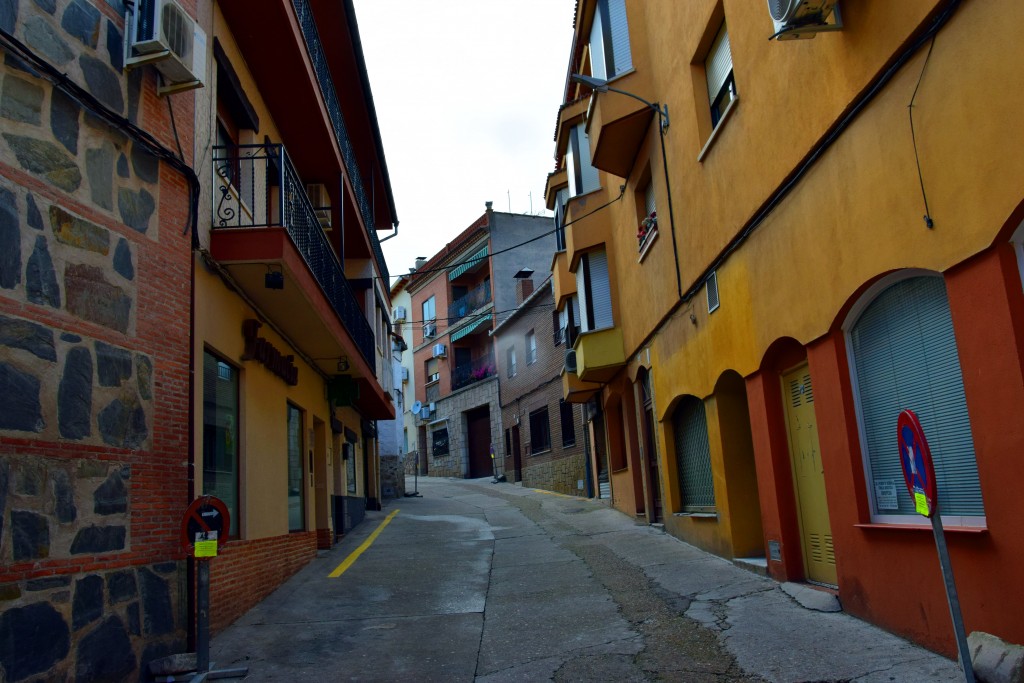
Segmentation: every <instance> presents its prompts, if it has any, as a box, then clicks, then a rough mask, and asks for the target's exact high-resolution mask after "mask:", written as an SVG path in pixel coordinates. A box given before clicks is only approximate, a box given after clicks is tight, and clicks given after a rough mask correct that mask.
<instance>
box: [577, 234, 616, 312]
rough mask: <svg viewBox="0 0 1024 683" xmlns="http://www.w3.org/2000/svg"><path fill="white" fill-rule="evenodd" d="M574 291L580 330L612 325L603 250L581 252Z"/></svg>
mask: <svg viewBox="0 0 1024 683" xmlns="http://www.w3.org/2000/svg"><path fill="white" fill-rule="evenodd" d="M576 293H577V295H578V296H579V301H580V318H581V319H582V327H581V329H582V331H584V332H590V331H593V330H601V329H604V328H607V327H612V325H613V322H612V292H611V285H610V283H609V281H608V255H607V254H605V253H604V252H603V251H591V252H587V253H586V254H583V256H582V257H581V258H580V264H579V266H577V268H576Z"/></svg>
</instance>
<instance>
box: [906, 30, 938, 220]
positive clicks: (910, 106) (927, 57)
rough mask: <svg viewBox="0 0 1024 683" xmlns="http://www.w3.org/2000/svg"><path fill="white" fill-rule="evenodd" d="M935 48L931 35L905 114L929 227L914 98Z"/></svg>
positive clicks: (925, 216)
mask: <svg viewBox="0 0 1024 683" xmlns="http://www.w3.org/2000/svg"><path fill="white" fill-rule="evenodd" d="M934 48H935V35H934V34H933V35H932V42H931V43H930V44H929V45H928V54H926V55H925V57H924V64H922V65H921V75H920V76H918V77H917V85H915V86H914V94H913V95H911V96H910V104H908V105H907V114H909V116H910V140H911V142H912V143H913V145H914V161H915V162H916V163H917V180H918V182H919V183H921V198H922V199H924V224H925V225H926V226H927V227H928V228H929V229H931V228H934V227H935V221H933V220H932V212H931V211H930V210H929V209H928V193H927V192H925V189H924V174H923V173H922V171H921V156H920V155H919V154H918V152H917V134H916V132H915V131H914V100H916V99H917V91H918V89H919V88H920V87H921V81H923V80H924V72H925V69H927V68H928V62H929V61H930V60H931V58H932V50H933V49H934Z"/></svg>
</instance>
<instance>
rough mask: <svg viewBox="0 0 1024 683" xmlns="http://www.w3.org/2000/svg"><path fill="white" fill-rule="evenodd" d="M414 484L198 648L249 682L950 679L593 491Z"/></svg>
mask: <svg viewBox="0 0 1024 683" xmlns="http://www.w3.org/2000/svg"><path fill="white" fill-rule="evenodd" d="M411 483H412V482H411V481H410V484H411ZM411 489H412V487H411V486H410V490H411ZM419 491H420V493H421V494H422V497H419V498H406V499H404V500H400V501H396V502H395V503H393V504H392V505H391V506H389V507H388V508H385V510H384V511H383V512H380V513H373V514H371V515H369V516H368V518H367V520H366V522H364V523H363V524H362V525H361V526H360V527H359V528H358V529H357V530H356V531H355V532H354V533H353V534H350V535H349V536H348V537H347V538H345V539H344V540H343V541H342V542H341V543H340V544H339V545H338V546H337V547H335V548H334V549H333V550H331V551H330V552H324V553H321V555H320V556H319V557H318V558H317V559H316V560H315V561H314V562H312V563H311V564H310V565H309V566H308V567H306V568H305V569H304V570H303V571H301V572H300V573H299V574H297V575H296V576H295V577H293V578H292V579H291V580H290V581H288V582H287V583H286V584H284V585H283V586H282V587H281V588H280V589H278V590H277V591H276V592H275V593H274V594H273V595H271V596H270V598H268V599H267V600H265V601H264V602H263V603H261V604H259V605H258V606H257V607H255V608H254V609H253V610H251V611H250V612H249V613H248V614H246V615H245V616H244V617H243V618H242V619H240V620H239V621H238V622H236V623H235V624H234V625H233V626H231V627H230V628H228V629H227V630H226V631H225V632H223V633H221V634H220V635H218V636H217V637H216V638H215V639H214V641H213V645H212V654H211V658H212V660H213V661H214V662H215V664H216V665H217V666H219V667H229V666H231V667H235V666H248V667H249V670H250V673H249V677H248V679H247V680H253V681H286V680H287V681H298V680H325V681H335V680H362V681H399V680H418V681H481V682H483V681H487V682H496V681H548V680H553V681H654V680H667V681H697V682H700V681H736V682H740V681H806V682H809V681H857V682H863V683H868V682H882V681H886V682H887V681H899V682H901V683H903V682H908V681H956V680H962V678H961V677H960V676H959V673H958V670H957V667H956V665H955V663H954V662H951V661H949V660H947V659H945V658H943V657H940V656H938V655H935V654H933V653H930V652H928V651H926V650H923V649H921V648H918V647H916V646H914V645H912V644H910V643H908V642H906V641H904V640H901V639H899V638H897V637H895V636H893V635H890V634H888V633H885V632H884V631H881V630H880V629H878V628H875V627H873V626H870V625H868V624H866V623H864V622H861V621H859V620H857V619H855V618H853V617H850V616H848V615H846V614H843V613H834V612H833V613H829V612H822V611H816V610H814V609H808V608H806V607H803V606H801V605H800V604H798V602H797V601H796V600H795V599H793V598H792V597H791V596H790V595H789V594H788V593H787V592H785V591H784V590H783V586H781V585H780V584H778V583H776V582H774V581H771V580H769V579H766V578H763V577H761V576H758V575H756V574H754V573H751V572H748V571H746V570H744V569H741V568H738V567H736V566H734V565H733V564H731V563H729V562H727V561H725V560H722V559H720V558H717V557H714V556H711V555H708V554H706V553H703V552H701V551H698V550H696V549H695V548H693V547H691V546H688V545H686V544H684V543H681V542H679V541H678V540H676V539H675V538H672V537H670V536H668V535H667V534H664V533H663V532H661V531H659V530H657V529H655V528H651V527H647V526H641V525H636V524H634V523H633V521H632V520H630V519H629V518H627V517H626V516H624V515H622V514H620V513H618V512H616V511H614V510H612V509H610V508H608V507H607V506H605V505H602V504H601V503H599V502H596V501H589V500H584V499H576V498H569V497H564V496H558V495H550V494H545V493H541V492H538V491H534V490H530V489H523V488H519V487H516V486H512V485H509V484H492V483H491V482H490V480H488V479H483V480H475V481H458V480H422V479H421V480H420V482H419ZM389 516H390V521H389V522H388V523H387V525H386V526H384V527H383V529H382V530H381V531H380V533H379V535H377V536H376V538H374V539H370V538H369V537H370V536H371V534H373V532H374V531H375V530H377V529H378V528H379V527H380V525H381V523H382V522H384V521H385V520H386V519H387V518H388V517H389ZM368 540H371V541H372V542H371V543H370V544H369V545H366V542H367V541H368ZM360 547H363V548H364V552H363V553H362V554H361V555H359V556H358V557H357V559H355V561H354V562H353V563H351V564H350V565H349V566H348V568H347V569H346V570H345V571H344V572H343V573H342V574H341V575H340V576H339V577H337V578H329V577H328V575H329V574H331V573H332V572H334V571H335V569H336V568H337V567H339V565H341V564H342V563H343V562H344V561H345V560H346V558H350V556H351V554H352V553H353V552H354V551H355V552H357V549H358V548H360ZM812 598H813V596H812ZM826 604H827V603H826Z"/></svg>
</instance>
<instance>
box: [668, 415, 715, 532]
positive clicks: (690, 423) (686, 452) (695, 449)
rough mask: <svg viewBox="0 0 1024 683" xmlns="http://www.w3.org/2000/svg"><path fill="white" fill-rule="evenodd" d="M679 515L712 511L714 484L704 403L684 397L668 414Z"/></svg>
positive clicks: (713, 505) (713, 509)
mask: <svg viewBox="0 0 1024 683" xmlns="http://www.w3.org/2000/svg"><path fill="white" fill-rule="evenodd" d="M672 431H673V433H674V436H675V449H676V463H677V465H678V467H679V489H680V493H681V494H682V506H683V508H682V511H683V512H691V513H693V512H696V513H701V512H714V511H715V482H714V477H713V476H712V474H711V446H710V444H709V442H708V422H707V416H706V414H705V411H704V401H702V400H700V399H699V398H697V397H696V396H686V397H684V398H683V400H682V401H680V402H679V405H678V406H676V409H675V410H674V411H673V413H672Z"/></svg>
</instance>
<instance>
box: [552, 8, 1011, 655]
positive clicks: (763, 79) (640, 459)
mask: <svg viewBox="0 0 1024 683" xmlns="http://www.w3.org/2000/svg"><path fill="white" fill-rule="evenodd" d="M825 5H826V12H825V13H824V14H823V15H821V16H806V17H797V16H793V17H789V18H788V21H789V23H788V24H787V23H786V22H787V18H786V17H783V21H781V22H775V21H773V17H772V16H770V14H769V11H768V9H767V8H765V7H764V6H763V4H751V3H744V2H738V1H730V0H718V1H717V2H716V1H715V0H706V1H701V2H692V3H685V4H680V3H672V2H667V1H665V2H660V1H657V0H652V1H651V2H643V3H640V2H631V1H630V0H581V1H580V2H579V3H577V13H576V19H575V35H574V44H573V50H572V53H571V54H572V56H571V60H570V64H569V67H568V74H569V76H568V77H567V82H566V89H565V96H564V101H563V104H562V106H561V108H560V109H559V117H558V125H557V129H556V134H555V141H556V152H555V156H556V170H555V172H554V173H552V174H551V175H549V177H548V193H547V198H548V206H549V208H551V209H553V210H555V211H556V215H557V216H558V220H559V222H560V224H561V225H563V226H564V237H563V238H562V241H561V243H560V247H562V248H561V251H560V252H559V253H557V254H556V255H555V258H554V260H553V265H552V274H553V289H554V293H555V301H556V306H557V307H558V308H559V309H560V310H561V311H562V312H563V313H564V314H565V315H564V318H565V319H566V320H569V321H573V322H572V323H570V324H572V325H573V326H574V328H575V329H576V331H577V332H578V335H577V337H576V342H575V345H574V348H573V353H572V354H571V355H570V356H567V362H566V368H565V370H564V371H563V393H564V395H565V397H566V398H567V400H573V401H577V402H585V403H587V406H588V409H587V414H588V416H589V417H590V418H591V419H590V428H591V430H592V435H593V438H592V440H591V441H592V443H594V444H595V449H594V451H593V452H592V454H591V457H593V458H594V459H595V461H596V462H595V467H594V472H596V473H597V472H600V471H601V470H605V471H606V472H607V473H608V480H609V483H610V488H611V496H612V499H613V502H614V504H615V506H616V507H617V508H619V509H621V510H623V511H624V512H626V513H629V514H634V515H636V516H638V517H640V518H643V519H646V520H648V521H650V522H658V523H663V524H664V525H665V528H666V530H667V531H669V532H670V533H672V534H674V535H676V536H678V537H680V538H682V539H684V540H686V541H688V542H691V543H694V544H695V545H698V546H700V547H703V548H705V549H707V550H710V551H712V552H715V553H717V554H719V555H722V556H724V557H727V558H731V559H733V560H735V561H737V562H742V563H745V564H747V565H749V566H752V567H753V568H755V569H760V570H761V571H765V572H766V573H768V574H769V575H770V576H772V577H774V578H776V579H778V580H785V581H807V582H809V583H812V584H818V585H821V586H823V587H826V588H831V589H832V590H835V591H836V592H837V593H838V596H839V598H840V600H841V602H842V604H843V607H844V609H845V610H846V611H848V612H850V613H852V614H855V615H857V616H860V617H862V618H865V619H867V620H869V621H872V622H874V623H877V624H880V625H882V626H884V627H885V628H887V629H890V630H892V631H895V632H898V633H900V634H903V635H905V636H907V637H910V638H912V639H914V640H916V641H917V642H920V643H922V644H924V645H926V646H928V647H930V648H933V649H936V650H940V651H943V652H946V653H947V654H953V653H954V652H955V646H954V643H953V635H952V628H951V626H950V624H949V613H948V607H947V605H946V599H945V593H944V590H943V584H942V578H941V575H940V573H939V568H938V562H937V561H936V556H935V547H934V542H933V539H932V535H931V528H930V525H929V524H928V523H927V520H925V519H924V518H922V517H920V516H918V515H916V514H915V513H914V508H913V504H912V502H911V498H910V496H909V494H908V493H907V491H906V488H905V486H904V484H903V480H902V474H901V472H900V465H899V454H898V451H897V444H896V419H897V416H898V414H899V412H900V410H902V409H904V408H910V409H913V410H914V411H915V412H917V413H918V414H919V416H920V417H921V420H922V423H923V425H924V430H925V434H926V436H927V437H928V438H929V441H930V444H931V448H932V451H933V454H934V455H935V459H936V470H937V481H938V486H939V504H940V509H941V511H942V514H943V522H944V524H945V526H946V529H947V538H948V543H949V546H950V551H951V553H952V562H953V566H954V570H955V572H956V578H957V583H958V587H959V591H960V599H961V602H962V604H963V611H964V618H965V621H966V625H967V630H968V631H974V630H978V631H986V632H989V633H993V634H995V635H998V636H1000V637H1002V638H1004V639H1007V640H1009V641H1011V642H1022V641H1024V630H1022V625H1021V622H1020V620H1019V619H1018V618H1017V617H1016V615H1017V614H1019V612H1020V610H1021V608H1022V607H1024V605H1022V604H1021V603H1020V600H1019V599H1018V598H1016V597H1015V591H1013V590H1012V588H1011V587H1012V586H1013V585H1014V576H1015V575H1016V574H1017V573H1019V571H1018V569H1019V567H1020V566H1021V563H1022V561H1024V541H1022V540H1021V538H1022V535H1021V534H1020V522H1019V518H1020V516H1019V515H1017V514H1016V513H1015V512H1014V505H1013V502H1012V501H1013V500H1014V499H1015V490H1016V487H1017V486H1019V485H1020V484H1021V483H1024V467H1022V465H1021V463H1020V462H1019V459H1018V458H1014V457H1007V454H1009V453H1016V452H1018V451H1019V450H1020V448H1021V445H1022V441H1024V427H1021V426H1020V424H1019V421H1018V420H1015V418H1014V413H1015V411H1017V410H1018V409H1019V406H1021V405H1024V363H1022V360H1024V354H1022V349H1024V345H1022V334H1024V287H1022V276H1021V273H1022V270H1021V265H1020V264H1021V253H1022V252H1021V240H1022V235H1024V228H1021V221H1022V218H1024V204H1022V199H1024V195H1022V193H1021V190H1020V182H1019V180H1020V178H1021V177H1022V175H1024V159H1022V158H1021V156H1020V154H1019V153H1018V151H1019V150H1017V149H1015V145H1013V144H1007V142H1008V141H1009V140H1010V139H1011V138H1012V136H1013V133H1012V132H1011V131H1012V130H1013V128H1014V124H1013V123H1012V122H1013V121H1014V120H1015V117H1016V116H1017V113H1018V112H1019V111H1020V109H1021V105H1022V104H1024V102H1022V100H1024V95H1022V94H1021V93H1019V92H1013V93H1008V94H1007V95H1006V97H1000V98H999V101H998V102H996V103H989V104H990V105H991V106H989V104H987V105H986V106H985V108H984V109H985V111H984V115H983V116H979V115H978V114H979V112H977V111H976V106H975V105H976V103H978V102H982V101H986V102H987V101H988V99H989V98H986V97H985V95H984V93H986V92H989V91H999V92H1003V90H1004V89H1003V88H1002V87H1001V85H1000V84H1003V83H1012V82H1020V80H1021V76H1022V72H1024V60H1022V59H1021V58H1020V56H1019V51H1016V50H1015V49H1014V37H1013V30H1012V29H1011V28H1009V26H1012V25H1014V24H1015V23H1016V22H1017V21H1018V20H1020V19H1021V18H1024V8H1022V7H1020V6H1019V5H1018V4H1016V3H1012V2H994V3H986V4H980V3H961V2H955V1H953V2H950V1H944V2H940V1H934V2H921V3H899V4H894V3H884V2H865V3H849V2H839V3H825ZM780 31H781V33H778V32H780ZM776 33H778V35H777V37H776V38H774V39H772V40H769V38H770V37H772V36H773V35H775V34H776ZM795 36H796V37H798V38H800V39H793V40H791V39H790V38H794V37H795ZM981 37H983V39H982V38H981ZM574 74H578V75H579V76H580V77H579V78H577V77H574V76H573V75H574ZM910 105H912V106H910ZM1008 136H1009V137H1008ZM573 316H576V319H575V320H574V318H573ZM982 330H984V331H983V332H982ZM573 370H574V371H573ZM602 460H603V462H602ZM895 567H898V568H899V571H898V572H895V571H893V568H895Z"/></svg>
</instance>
